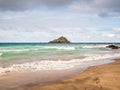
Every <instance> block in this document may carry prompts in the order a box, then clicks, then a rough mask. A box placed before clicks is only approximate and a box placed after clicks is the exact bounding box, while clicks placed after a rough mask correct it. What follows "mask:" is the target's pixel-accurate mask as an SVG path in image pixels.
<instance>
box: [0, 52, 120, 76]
mask: <svg viewBox="0 0 120 90" xmlns="http://www.w3.org/2000/svg"><path fill="white" fill-rule="evenodd" d="M115 58H120V54H112V55H111V54H104V55H98V54H94V55H93V54H88V55H85V58H81V59H71V60H68V61H63V60H57V61H53V60H42V61H33V62H26V63H23V64H13V65H10V66H9V67H6V68H2V67H0V75H3V74H6V73H10V72H26V71H39V70H63V69H71V68H74V67H75V66H79V67H88V66H92V65H95V62H96V65H97V64H100V63H99V62H101V63H102V64H103V63H105V60H111V59H115ZM97 62H98V63H97ZM109 62H110V61H109ZM107 63H108V62H107Z"/></svg>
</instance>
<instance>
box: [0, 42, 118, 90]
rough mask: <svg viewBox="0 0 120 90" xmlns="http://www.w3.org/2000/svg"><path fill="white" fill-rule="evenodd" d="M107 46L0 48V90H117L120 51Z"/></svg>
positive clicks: (15, 46)
mask: <svg viewBox="0 0 120 90" xmlns="http://www.w3.org/2000/svg"><path fill="white" fill-rule="evenodd" d="M106 45H107V44H80V43H79V44H78V43H75V44H72V43H70V44H49V43H46V44H43V43H37V44H36V43H29V44H26V43H20V44H15V43H5V44H0V51H1V52H0V53H1V56H0V90H101V89H102V90H119V88H120V87H119V86H120V85H119V81H120V80H119V79H120V77H119V73H120V72H119V69H120V65H119V64H120V61H119V60H116V59H117V58H120V50H119V49H115V50H112V49H109V48H106ZM117 45H119V44H117ZM114 84H115V85H114Z"/></svg>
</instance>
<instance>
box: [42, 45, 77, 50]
mask: <svg viewBox="0 0 120 90" xmlns="http://www.w3.org/2000/svg"><path fill="white" fill-rule="evenodd" d="M42 48H45V49H58V50H75V47H74V46H71V47H70V46H46V47H42Z"/></svg>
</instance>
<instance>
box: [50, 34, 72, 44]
mask: <svg viewBox="0 0 120 90" xmlns="http://www.w3.org/2000/svg"><path fill="white" fill-rule="evenodd" d="M49 43H70V41H68V39H67V38H66V37H64V36H61V37H59V38H58V39H54V40H52V41H50V42H49Z"/></svg>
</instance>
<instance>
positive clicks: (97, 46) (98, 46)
mask: <svg viewBox="0 0 120 90" xmlns="http://www.w3.org/2000/svg"><path fill="white" fill-rule="evenodd" d="M105 47H106V45H84V46H82V48H105Z"/></svg>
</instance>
